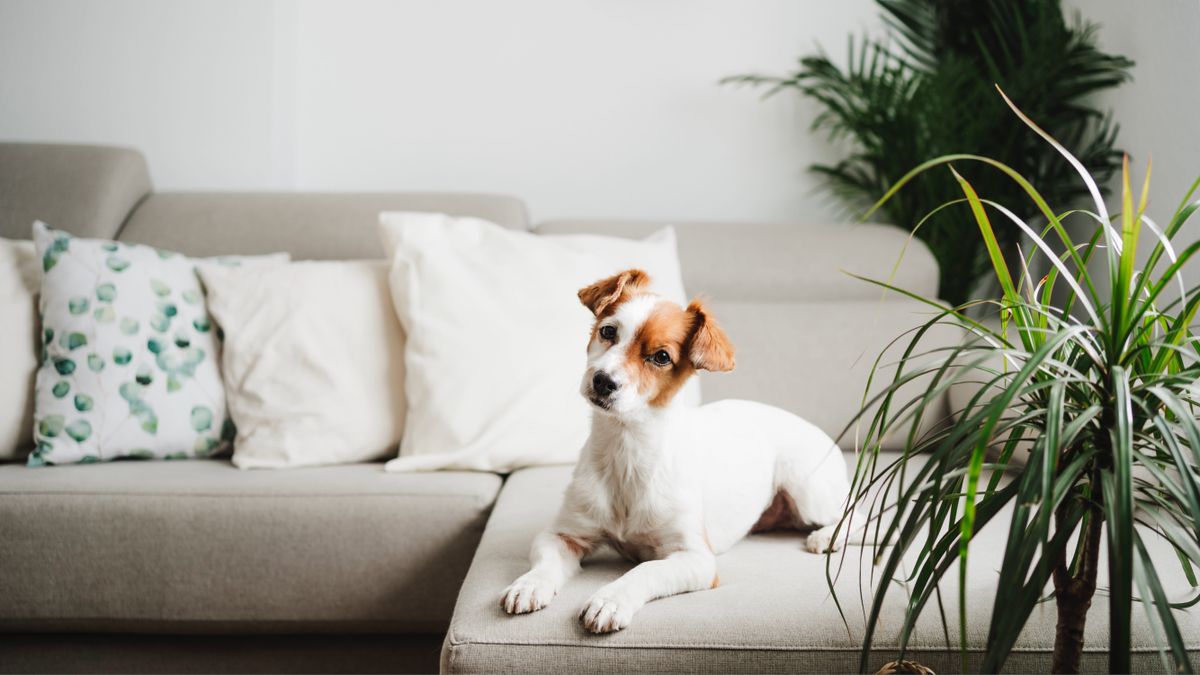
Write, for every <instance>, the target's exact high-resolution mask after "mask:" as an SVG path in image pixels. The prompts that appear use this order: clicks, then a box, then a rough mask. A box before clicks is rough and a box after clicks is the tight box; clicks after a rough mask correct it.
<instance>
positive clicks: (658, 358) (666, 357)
mask: <svg viewBox="0 0 1200 675" xmlns="http://www.w3.org/2000/svg"><path fill="white" fill-rule="evenodd" d="M650 360H651V361H653V362H654V365H656V366H669V365H671V355H670V354H668V353H667V352H666V351H665V350H662V349H660V350H658V351H656V352H654V354H653V355H651V357H650Z"/></svg>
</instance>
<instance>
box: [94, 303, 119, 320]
mask: <svg viewBox="0 0 1200 675" xmlns="http://www.w3.org/2000/svg"><path fill="white" fill-rule="evenodd" d="M92 316H93V317H95V319H96V321H99V322H100V323H112V322H113V321H116V319H117V312H116V311H115V310H114V309H113V308H112V307H111V306H110V305H105V306H103V307H97V308H96V311H94V312H92Z"/></svg>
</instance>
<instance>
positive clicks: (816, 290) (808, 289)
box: [537, 220, 938, 302]
mask: <svg viewBox="0 0 1200 675" xmlns="http://www.w3.org/2000/svg"><path fill="white" fill-rule="evenodd" d="M668 224H673V225H675V231H676V234H677V235H678V238H679V259H680V262H681V263H682V264H683V283H684V286H685V287H686V288H687V290H688V292H689V293H692V294H697V293H702V294H705V295H707V296H708V297H711V298H716V299H719V300H749V301H754V302H778V301H782V300H792V301H818V302H826V301H831V300H878V299H879V298H880V296H881V289H880V288H879V287H878V286H874V285H872V284H868V283H867V282H865V281H861V280H859V279H855V278H854V277H851V276H849V275H847V274H846V271H849V272H854V273H855V274H859V275H861V276H865V277H869V278H872V279H878V280H881V281H886V280H887V279H888V278H889V276H890V275H891V274H892V268H893V266H895V265H896V262H897V261H898V260H899V261H900V267H899V268H898V269H897V271H896V274H895V277H893V283H894V284H895V285H897V286H899V287H900V288H904V289H907V290H909V291H912V292H914V293H919V294H921V295H925V296H928V297H936V295H937V284H938V268H937V264H936V263H935V262H934V259H933V254H932V253H930V252H929V249H928V248H926V247H925V245H924V244H923V243H921V242H920V241H915V240H914V241H913V242H911V243H909V242H908V235H907V234H906V233H905V232H904V231H902V230H900V229H897V228H895V227H891V226H886V225H872V224H844V225H817V226H813V225H806V226H802V225H763V224H751V223H663V222H659V223H648V222H626V221H615V222H614V221H601V220H556V221H548V222H544V223H540V224H539V225H538V226H537V231H538V232H542V233H546V234H576V233H584V232H586V233H598V234H608V235H613V236H624V237H644V236H646V235H648V234H650V233H651V232H653V231H655V230H657V229H659V228H661V227H663V226H665V225H668ZM906 244H907V251H906V252H904V255H903V258H901V252H902V251H905V245H906Z"/></svg>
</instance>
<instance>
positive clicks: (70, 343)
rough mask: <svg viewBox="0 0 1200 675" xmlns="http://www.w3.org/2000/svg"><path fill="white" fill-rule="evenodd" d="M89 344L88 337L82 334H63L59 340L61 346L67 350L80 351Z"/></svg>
mask: <svg viewBox="0 0 1200 675" xmlns="http://www.w3.org/2000/svg"><path fill="white" fill-rule="evenodd" d="M87 343H88V341H87V336H86V335H84V334H83V333H80V332H73V333H63V335H62V337H61V338H59V340H58V344H59V346H60V347H62V348H63V349H67V350H74V349H79V348H80V347H83V346H86V345H87Z"/></svg>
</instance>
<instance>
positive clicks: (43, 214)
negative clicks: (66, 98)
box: [0, 143, 151, 239]
mask: <svg viewBox="0 0 1200 675" xmlns="http://www.w3.org/2000/svg"><path fill="white" fill-rule="evenodd" d="M150 189H151V186H150V174H149V171H148V170H147V169H146V160H145V158H144V157H142V154H141V153H139V152H138V151H136V150H131V149H127V148H113V147H105V146H97V145H62V144H48V143H0V237H6V238H10V239H28V238H29V231H30V226H31V225H32V224H33V221H35V220H43V221H45V222H46V223H47V224H49V225H51V226H52V227H55V228H58V229H61V230H66V231H68V232H71V233H72V234H75V235H79V236H85V237H97V238H103V239H113V238H115V237H116V236H117V232H118V231H119V230H120V229H121V225H122V224H123V223H124V222H125V219H126V217H128V215H129V213H130V211H132V210H133V207H134V206H136V205H137V203H138V202H139V201H141V200H142V199H143V198H144V197H145V196H146V195H147V194H148V193H149V192H150Z"/></svg>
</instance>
